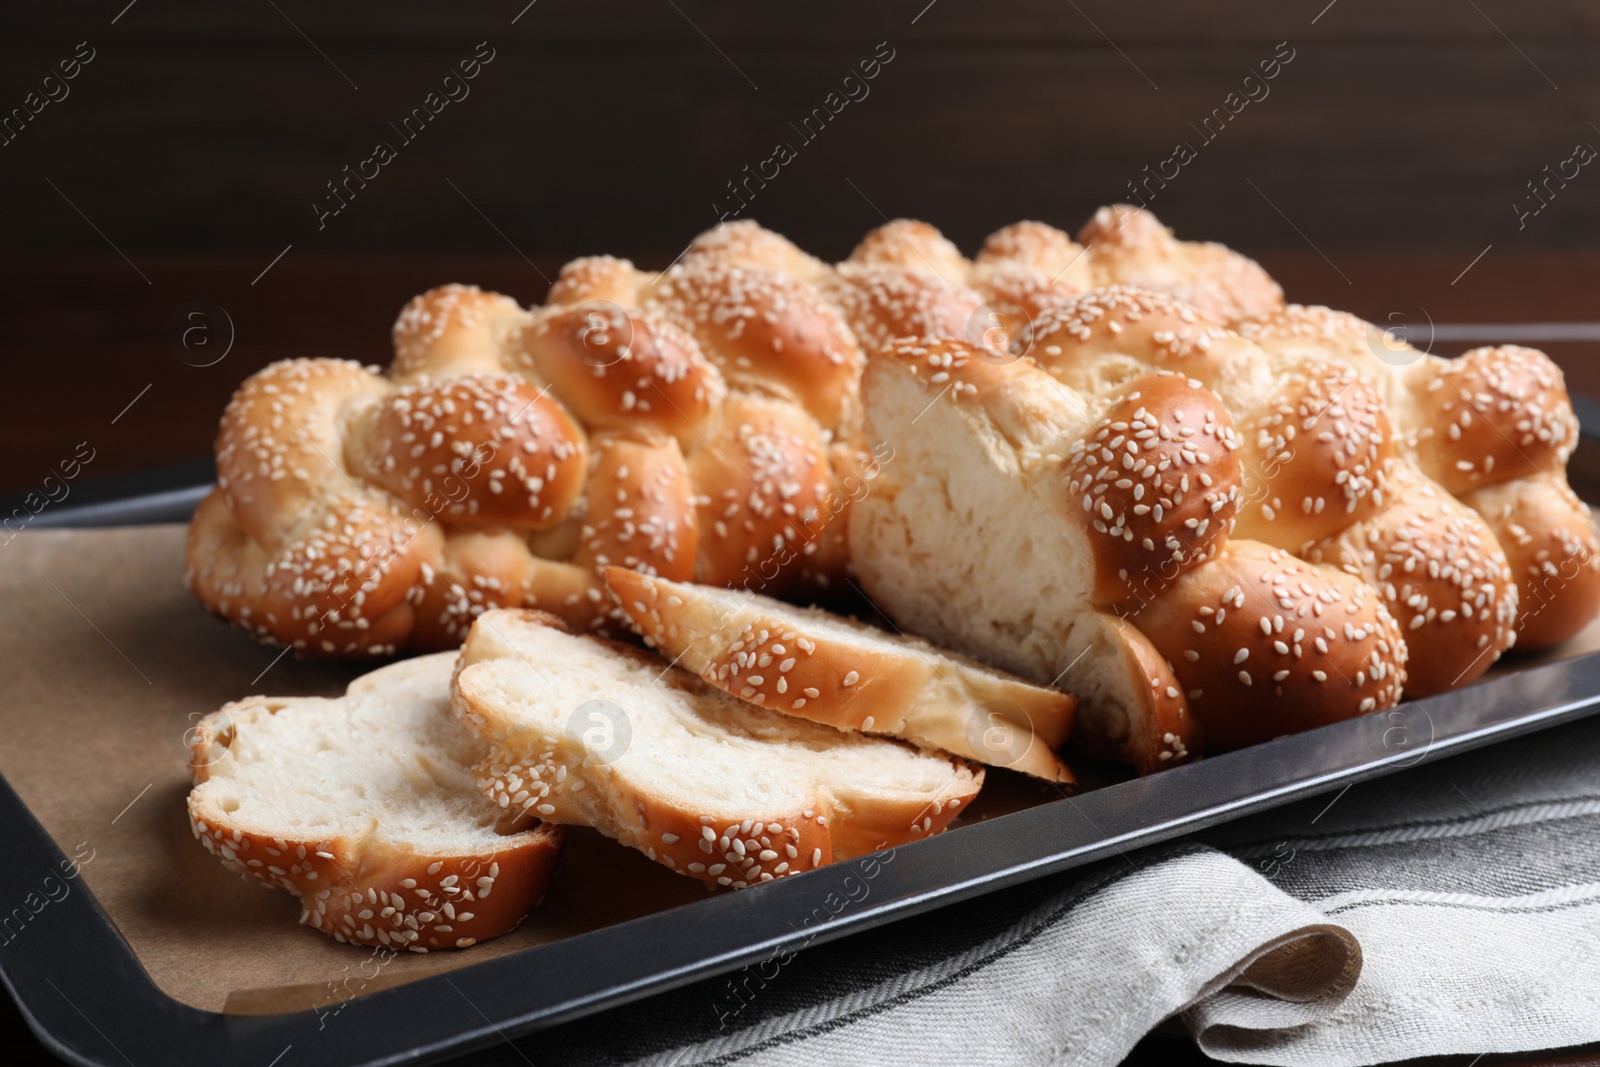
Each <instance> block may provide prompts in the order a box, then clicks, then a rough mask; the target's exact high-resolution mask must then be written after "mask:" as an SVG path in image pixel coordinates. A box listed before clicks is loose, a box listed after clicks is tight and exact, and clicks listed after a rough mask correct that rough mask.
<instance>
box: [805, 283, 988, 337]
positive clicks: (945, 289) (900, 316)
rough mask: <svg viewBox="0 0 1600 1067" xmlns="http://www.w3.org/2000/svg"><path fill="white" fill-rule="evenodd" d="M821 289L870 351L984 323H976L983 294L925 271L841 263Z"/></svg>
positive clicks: (983, 326)
mask: <svg viewBox="0 0 1600 1067" xmlns="http://www.w3.org/2000/svg"><path fill="white" fill-rule="evenodd" d="M822 293H823V295H824V296H826V297H827V299H828V300H829V301H831V302H832V303H833V305H834V307H836V308H838V309H839V312H840V314H841V315H843V316H844V320H845V322H847V323H848V324H849V326H850V328H851V329H852V330H854V331H855V335H856V336H857V337H858V338H860V339H861V345H862V347H863V348H864V349H865V350H866V351H867V352H869V353H875V352H880V351H882V350H883V349H885V348H887V347H888V346H889V345H892V344H893V343H894V342H895V341H898V340H900V339H902V338H908V337H909V338H922V337H928V338H942V339H954V338H965V337H967V335H968V333H969V332H970V331H971V330H973V329H974V328H979V329H986V328H987V326H988V324H987V323H986V322H980V320H981V317H980V316H979V315H978V313H979V309H980V308H981V307H982V304H983V298H982V297H981V296H979V295H978V293H977V292H975V291H974V290H972V289H969V288H967V286H966V285H965V284H963V283H961V282H953V281H947V280H946V279H944V278H942V277H940V276H939V275H937V274H933V273H931V272H928V271H915V270H909V269H907V268H904V267H896V266H890V265H886V264H853V263H846V264H841V265H840V267H839V269H838V270H837V271H836V272H835V273H834V275H833V276H832V277H831V278H829V279H827V280H825V281H824V282H823V283H822ZM968 339H969V340H975V339H976V338H968Z"/></svg>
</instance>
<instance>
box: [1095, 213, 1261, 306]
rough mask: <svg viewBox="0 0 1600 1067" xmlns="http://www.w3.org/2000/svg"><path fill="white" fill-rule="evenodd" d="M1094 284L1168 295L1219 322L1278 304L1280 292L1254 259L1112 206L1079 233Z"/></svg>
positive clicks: (1149, 216) (1145, 216)
mask: <svg viewBox="0 0 1600 1067" xmlns="http://www.w3.org/2000/svg"><path fill="white" fill-rule="evenodd" d="M1078 240H1079V241H1081V242H1082V243H1083V244H1085V245H1087V246H1088V248H1089V257H1088V258H1089V260H1090V262H1091V264H1092V267H1093V271H1094V276H1095V280H1096V283H1097V284H1099V285H1136V286H1140V287H1142V288H1146V289H1154V290H1158V291H1160V292H1164V293H1168V294H1170V295H1172V296H1174V297H1176V298H1178V299H1179V300H1182V301H1183V302H1185V303H1187V304H1190V305H1192V306H1193V307H1195V308H1197V309H1198V310H1199V311H1200V312H1201V314H1204V315H1207V316H1209V317H1211V318H1213V319H1215V320H1217V321H1218V322H1232V321H1234V320H1235V319H1241V318H1245V317H1247V316H1250V315H1257V314H1262V313H1264V312H1268V311H1271V310H1273V309H1274V308H1278V307H1282V306H1283V290H1282V289H1281V288H1280V287H1279V286H1278V283H1277V282H1275V281H1273V280H1272V278H1271V277H1270V276H1269V275H1268V274H1267V272H1266V271H1264V270H1262V269H1261V265H1260V264H1258V263H1257V262H1256V261H1255V260H1253V259H1250V258H1248V257H1246V256H1242V255H1240V254H1239V253H1238V252H1235V251H1233V250H1232V249H1230V248H1227V247H1225V246H1223V245H1219V244H1212V243H1209V242H1206V243H1202V242H1198V241H1180V240H1178V239H1177V238H1175V237H1173V235H1172V231H1170V230H1168V229H1167V228H1166V227H1165V226H1163V225H1161V223H1160V222H1159V221H1158V220H1157V219H1156V217H1155V216H1154V215H1152V214H1151V213H1150V212H1149V211H1146V210H1144V209H1142V208H1135V207H1132V206H1130V205H1128V204H1115V205H1112V206H1110V207H1103V208H1101V209H1100V210H1099V211H1096V212H1095V214H1094V217H1093V218H1091V219H1090V220H1089V221H1088V223H1086V224H1085V225H1084V227H1083V229H1082V230H1081V231H1079V233H1078Z"/></svg>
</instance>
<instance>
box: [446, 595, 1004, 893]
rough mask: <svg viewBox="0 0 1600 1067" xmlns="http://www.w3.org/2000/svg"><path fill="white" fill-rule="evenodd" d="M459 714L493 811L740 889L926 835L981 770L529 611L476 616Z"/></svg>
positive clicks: (465, 652)
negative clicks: (828, 722)
mask: <svg viewBox="0 0 1600 1067" xmlns="http://www.w3.org/2000/svg"><path fill="white" fill-rule="evenodd" d="M455 684H456V694H455V695H456V710H457V712H458V713H459V714H460V715H461V716H462V718H463V720H464V721H465V722H467V723H468V724H469V725H470V726H471V727H472V728H473V729H474V730H476V731H477V732H478V733H479V734H480V735H481V736H482V737H483V738H485V739H486V740H487V741H488V742H489V743H490V746H491V751H490V753H489V756H488V758H487V759H485V760H484V761H483V762H481V763H480V764H478V766H477V773H478V785H479V786H480V787H481V788H482V789H483V790H484V791H485V792H487V793H488V794H489V795H490V796H491V797H493V798H494V801H495V802H496V803H497V804H499V805H500V807H501V808H503V809H506V810H508V811H511V812H527V813H528V814H530V815H534V816H537V817H539V818H542V819H546V820H549V821H551V822H557V823H575V824H581V825H585V826H592V827H594V828H595V829H597V830H599V831H600V832H601V833H603V834H606V835H607V836H610V837H613V838H615V839H616V840H618V841H620V842H622V843H623V844H625V845H630V846H632V847H633V848H636V849H638V850H639V851H641V852H643V853H644V854H645V855H647V856H649V857H650V858H651V859H653V860H656V861H658V862H660V863H664V864H666V865H667V866H668V867H671V868H672V869H673V870H675V871H678V872H679V873H680V874H686V875H688V876H690V877H692V878H698V879H700V880H701V881H704V882H708V883H712V884H717V885H723V886H733V887H734V888H741V889H742V888H744V887H745V886H748V885H754V884H756V883H758V882H765V881H770V880H772V879H774V878H779V877H782V876H784V875H790V874H798V873H800V872H801V871H808V870H811V869H813V868H815V867H821V866H823V865H824V864H827V863H830V862H832V861H834V860H843V859H849V858H851V857H854V856H859V855H863V854H865V853H867V852H872V851H876V850H878V849H881V848H885V847H887V846H893V845H901V844H905V843H906V842H908V841H913V840H916V839H917V838H921V837H926V836H928V835H930V834H936V833H938V832H939V831H941V830H943V829H944V828H945V827H946V826H948V825H949V824H950V822H951V820H953V819H954V818H955V817H956V815H957V814H958V813H959V812H960V811H962V810H964V809H965V807H966V805H967V804H968V803H969V802H970V801H971V800H972V799H973V798H974V797H975V796H977V795H978V790H979V788H980V787H981V786H982V784H983V768H981V767H975V766H973V765H971V764H968V763H967V762H966V761H964V760H960V759H952V758H950V757H948V756H945V755H942V754H935V753H929V752H923V751H921V750H919V749H916V748H913V747H912V746H910V745H906V744H902V743H900V742H898V741H890V740H885V739H881V738H875V737H867V736H864V735H862V734H851V733H841V732H840V731H838V730H835V729H833V728H831V727H828V726H823V725H820V724H818V723H814V722H808V721H806V720H805V719H795V718H791V717H789V716H787V715H782V714H780V713H778V712H776V711H769V710H767V709H765V708H759V707H756V706H754V705H751V704H747V703H744V702H742V701H739V700H735V699H734V698H733V697H730V696H728V695H727V694H726V693H723V692H722V691H721V690H719V689H716V688H713V687H712V686H710V685H708V684H707V683H705V682H703V681H701V680H700V679H699V678H698V677H696V676H695V675H692V674H690V673H689V672H687V671H684V670H680V669H678V668H677V667H674V666H672V665H670V664H668V663H667V662H666V661H664V660H661V659H659V658H658V657H656V656H653V655H651V654H650V653H648V652H645V651H643V650H641V649H638V648H634V647H631V646H628V645H622V644H618V643H615V642H612V641H607V640H604V639H602V638H597V637H592V636H580V635H577V634H574V633H572V632H571V631H570V630H568V629H567V628H566V626H565V625H564V624H562V623H561V622H560V621H559V620H558V619H556V618H555V617H554V616H551V615H545V614H543V613H542V612H534V611H511V610H502V611H489V612H485V613H484V614H483V615H481V616H479V618H478V620H477V621H476V622H475V623H473V625H472V631H471V632H470V633H469V634H468V636H467V643H466V645H465V646H464V647H463V648H462V650H461V665H460V668H459V670H458V671H457V674H456V683H455Z"/></svg>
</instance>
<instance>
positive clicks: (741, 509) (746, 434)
mask: <svg viewBox="0 0 1600 1067" xmlns="http://www.w3.org/2000/svg"><path fill="white" fill-rule="evenodd" d="M726 413H727V418H726V421H725V422H724V423H723V424H722V425H721V426H720V427H719V428H718V429H717V430H716V431H715V432H713V433H711V434H709V435H708V436H707V438H706V440H705V441H704V442H703V445H702V447H701V448H698V449H696V450H695V451H694V453H693V454H692V455H691V456H690V457H689V473H690V478H691V480H692V481H693V483H694V485H695V487H696V489H697V490H698V492H699V498H698V502H697V505H696V509H697V515H698V519H697V523H696V525H697V526H698V529H699V531H700V540H699V546H700V547H699V551H700V563H699V567H698V568H697V571H696V573H697V574H698V577H699V579H700V580H701V581H703V582H705V583H707V584H709V585H728V586H735V587H739V588H746V589H756V590H760V591H762V592H766V593H769V594H772V595H781V593H782V592H783V591H784V590H785V589H786V588H788V587H789V585H790V583H791V582H792V581H793V580H794V579H795V576H796V575H797V574H798V573H799V572H800V571H801V570H802V569H803V568H804V567H805V565H806V563H807V561H808V560H809V559H811V557H813V556H815V555H816V553H817V552H818V550H819V548H820V547H821V541H820V534H821V532H822V531H823V530H825V529H826V528H827V527H828V525H829V523H830V522H831V521H832V520H833V518H834V516H835V514H837V512H838V511H839V510H841V509H842V507H843V502H844V501H845V499H846V498H844V497H842V496H841V495H840V494H839V493H837V492H836V491H835V490H834V483H833V473H832V470H831V468H830V466H829V463H828V458H829V457H828V449H827V446H826V443H825V442H824V441H823V439H822V435H821V432H820V431H819V430H818V428H817V426H816V424H815V423H814V422H812V421H811V419H809V418H808V417H807V416H806V414H805V413H804V412H803V411H799V410H797V409H796V408H795V407H794V406H793V405H791V404H785V403H781V402H778V401H774V400H767V399H762V398H757V397H744V396H733V397H730V398H729V401H728V404H727V407H726ZM663 577H668V578H679V577H682V578H687V577H689V576H688V575H676V574H668V573H664V572H663Z"/></svg>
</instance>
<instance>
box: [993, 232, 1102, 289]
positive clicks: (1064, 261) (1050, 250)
mask: <svg viewBox="0 0 1600 1067" xmlns="http://www.w3.org/2000/svg"><path fill="white" fill-rule="evenodd" d="M975 262H976V266H977V268H978V270H979V271H980V272H981V271H982V270H983V269H984V268H986V267H990V268H992V267H996V266H1003V265H1008V264H1009V265H1014V266H1021V267H1026V268H1028V269H1029V270H1031V271H1033V272H1035V273H1036V274H1040V275H1043V276H1044V277H1045V278H1047V279H1049V280H1050V282H1051V283H1052V284H1054V283H1057V282H1059V283H1061V284H1063V285H1064V286H1066V287H1069V288H1070V289H1071V290H1072V291H1074V292H1083V291H1084V290H1085V289H1092V288H1094V284H1095V282H1094V274H1093V271H1092V269H1091V267H1090V264H1089V259H1088V250H1087V249H1086V248H1084V246H1083V245H1080V244H1079V243H1078V242H1076V241H1074V240H1073V239H1072V238H1071V236H1069V235H1068V234H1067V233H1066V232H1065V231H1063V230H1058V229H1056V228H1055V227H1054V226H1050V225H1047V224H1045V223H1043V222H1015V223H1012V224H1011V225H1010V226H1005V227H1002V228H1000V229H998V230H996V231H995V232H994V233H991V234H990V235H989V236H988V238H987V239H986V240H985V241H984V242H983V248H982V249H981V250H980V251H979V252H978V258H977V260H976V261H975Z"/></svg>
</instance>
